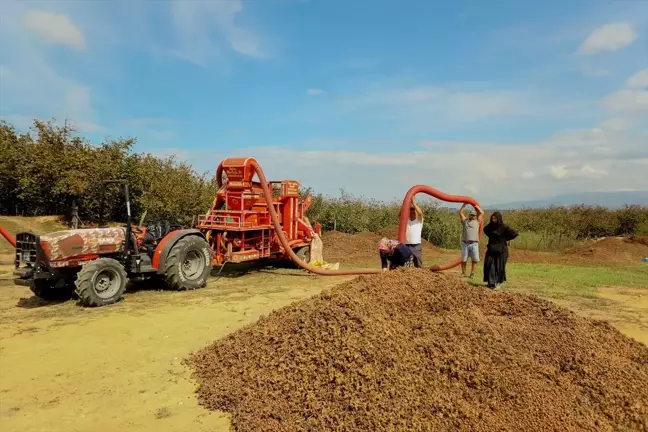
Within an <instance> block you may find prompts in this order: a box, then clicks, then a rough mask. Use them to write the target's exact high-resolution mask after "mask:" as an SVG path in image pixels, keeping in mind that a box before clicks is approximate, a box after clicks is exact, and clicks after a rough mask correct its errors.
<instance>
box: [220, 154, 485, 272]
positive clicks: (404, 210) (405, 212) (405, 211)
mask: <svg viewBox="0 0 648 432" xmlns="http://www.w3.org/2000/svg"><path fill="white" fill-rule="evenodd" d="M250 163H251V165H252V167H253V168H254V171H255V172H256V174H257V176H258V177H259V182H260V183H261V188H262V189H263V195H264V196H265V200H266V204H267V205H268V210H269V211H270V219H272V225H273V226H274V229H275V232H276V234H277V237H278V238H279V242H280V243H281V246H282V247H283V248H284V250H285V251H286V252H287V253H288V255H289V256H290V258H291V259H292V260H293V262H295V264H297V265H298V266H300V267H301V268H303V269H304V270H308V271H309V272H311V273H315V274H318V275H321V276H344V275H363V274H375V273H381V272H382V269H377V268H363V269H348V270H331V269H322V268H318V267H315V266H313V265H311V264H308V263H306V262H304V261H302V260H301V259H299V257H297V255H296V254H295V252H294V251H293V250H292V248H291V247H290V244H289V243H288V239H286V236H285V235H284V233H283V229H282V227H281V224H280V223H279V217H278V215H277V212H276V210H275V208H274V205H272V193H271V191H270V187H269V186H268V181H267V179H266V177H265V174H264V173H263V170H262V169H261V167H260V166H259V164H258V163H257V162H256V161H251V162H250ZM219 172H222V166H220V165H219V168H218V169H217V173H219ZM217 182H218V183H219V186H220V178H219V179H218V180H217ZM417 193H426V194H428V195H431V196H433V197H435V198H438V199H440V200H443V201H449V202H467V203H469V204H472V205H479V203H478V202H477V201H476V200H475V199H473V198H470V197H465V196H460V195H448V194H445V193H443V192H440V191H438V190H436V189H433V188H431V187H428V186H422V185H418V186H414V187H412V188H411V189H410V190H409V191H408V192H407V194H406V195H405V199H404V200H403V204H402V206H401V215H400V226H399V231H398V240H399V241H400V242H401V243H404V241H405V233H406V229H407V219H408V218H409V206H410V203H411V201H412V198H414V196H415V195H416V194H417ZM482 230H483V218H480V226H479V237H480V239H481V236H482ZM459 264H461V259H458V260H457V261H453V262H451V263H449V264H442V265H435V266H431V267H426V268H427V269H429V270H431V271H441V270H447V269H450V268H453V267H456V266H458V265H459Z"/></svg>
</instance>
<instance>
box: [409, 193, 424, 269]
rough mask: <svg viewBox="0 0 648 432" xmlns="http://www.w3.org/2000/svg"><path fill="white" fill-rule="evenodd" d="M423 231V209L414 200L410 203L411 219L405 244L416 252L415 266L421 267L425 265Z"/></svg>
mask: <svg viewBox="0 0 648 432" xmlns="http://www.w3.org/2000/svg"><path fill="white" fill-rule="evenodd" d="M422 231H423V211H422V210H421V208H420V207H419V206H418V205H417V204H416V202H415V201H414V200H412V204H411V205H410V214H409V220H408V221H407V235H406V237H405V244H406V245H407V246H408V247H409V248H410V250H411V251H412V253H413V254H414V267H421V266H422V265H423V257H422V253H423V250H422V248H421V232H422Z"/></svg>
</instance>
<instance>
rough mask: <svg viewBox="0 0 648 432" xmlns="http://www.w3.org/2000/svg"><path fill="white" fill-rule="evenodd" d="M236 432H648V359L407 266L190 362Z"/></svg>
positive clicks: (519, 301) (552, 310)
mask: <svg viewBox="0 0 648 432" xmlns="http://www.w3.org/2000/svg"><path fill="white" fill-rule="evenodd" d="M188 363H189V364H190V365H192V367H193V368H194V370H195V372H194V376H195V377H196V378H197V379H198V381H199V387H198V389H197V393H198V399H199V402H200V404H201V405H203V406H205V407H207V408H208V409H212V410H224V411H228V412H230V413H232V426H233V428H234V430H235V431H246V432H252V431H303V430H317V431H321V430H336V431H358V430H363V431H385V430H417V431H422V430H425V431H428V430H429V431H447V430H472V431H494V430H511V431H512V430H529V431H531V430H533V431H544V430H551V431H555V430H561V431H576V430H647V428H648V348H647V347H646V346H645V345H642V344H640V343H639V342H636V341H634V340H632V339H629V338H627V337H625V336H623V335H622V334H620V333H619V332H618V331H616V330H615V329H613V328H612V327H611V326H610V325H608V324H607V323H605V322H601V321H593V320H589V319H585V318H581V317H578V316H576V315H574V314H573V313H572V312H569V311H567V310H565V309H562V308H559V307H557V306H555V305H553V304H552V303H549V302H547V301H544V300H540V299H537V298H534V297H529V296H523V295H516V294H509V293H502V292H495V291H490V290H487V289H483V288H475V287H471V286H469V285H467V284H465V283H463V282H461V281H460V280H458V279H457V278H456V277H451V276H449V275H447V274H439V273H431V272H428V271H424V270H420V269H401V270H396V271H392V272H387V273H383V274H379V275H372V276H367V277H360V278H357V279H355V280H353V281H350V282H348V283H346V284H343V285H340V286H338V287H336V288H334V289H332V290H331V291H328V292H325V293H322V294H320V295H318V296H316V297H314V298H311V299H307V300H304V301H301V302H298V303H295V304H293V305H290V306H288V307H285V308H283V309H280V310H278V311H275V312H273V313H271V314H270V315H269V316H267V317H262V318H261V319H260V320H259V321H258V322H257V323H255V324H253V325H251V326H248V327H246V328H243V329H241V330H238V331H236V332H235V333H233V334H231V335H230V336H228V337H226V338H224V339H222V340H220V341H217V342H215V343H214V344H212V345H211V346H208V347H207V348H205V349H203V350H201V351H199V352H197V353H194V354H192V355H191V357H190V358H189V359H188Z"/></svg>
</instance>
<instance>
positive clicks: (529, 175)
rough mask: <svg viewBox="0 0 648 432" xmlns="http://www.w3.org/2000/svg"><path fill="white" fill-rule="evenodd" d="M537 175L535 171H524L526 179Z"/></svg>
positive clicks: (523, 174) (523, 176)
mask: <svg viewBox="0 0 648 432" xmlns="http://www.w3.org/2000/svg"><path fill="white" fill-rule="evenodd" d="M535 176H536V175H535V173H534V172H533V171H524V172H523V173H522V178H523V179H525V180H530V179H532V178H534V177H535Z"/></svg>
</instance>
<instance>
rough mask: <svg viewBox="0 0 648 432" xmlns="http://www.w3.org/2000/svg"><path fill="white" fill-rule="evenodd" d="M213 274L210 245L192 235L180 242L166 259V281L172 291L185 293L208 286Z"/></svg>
mask: <svg viewBox="0 0 648 432" xmlns="http://www.w3.org/2000/svg"><path fill="white" fill-rule="evenodd" d="M210 272H211V249H210V248H209V243H207V241H206V240H205V239H204V238H202V237H199V236H196V235H191V236H188V237H184V238H181V239H180V240H178V243H176V244H175V245H174V246H173V248H172V249H171V251H170V252H169V255H168V256H167V259H166V264H165V267H164V279H165V280H166V283H167V284H168V285H169V287H170V288H171V289H174V290H178V291H184V290H193V289H197V288H202V287H204V286H205V285H207V278H208V277H209V273H210Z"/></svg>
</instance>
